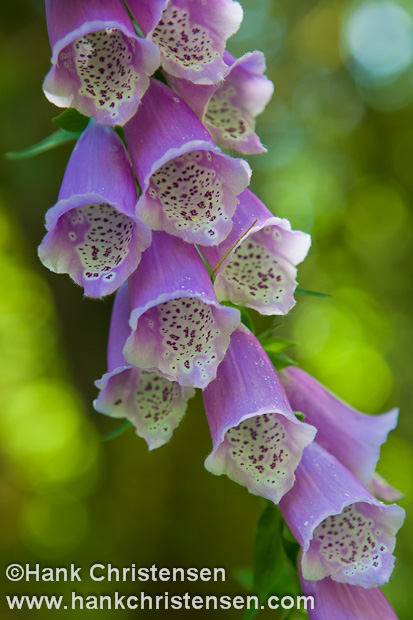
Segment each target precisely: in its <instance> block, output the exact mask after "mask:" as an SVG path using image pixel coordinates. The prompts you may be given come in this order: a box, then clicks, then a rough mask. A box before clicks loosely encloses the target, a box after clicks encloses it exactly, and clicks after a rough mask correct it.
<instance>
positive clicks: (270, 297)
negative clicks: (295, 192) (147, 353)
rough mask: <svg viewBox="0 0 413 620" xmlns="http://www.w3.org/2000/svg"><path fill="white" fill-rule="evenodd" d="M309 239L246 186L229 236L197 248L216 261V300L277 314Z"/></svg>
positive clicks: (287, 299) (286, 306) (287, 300)
mask: <svg viewBox="0 0 413 620" xmlns="http://www.w3.org/2000/svg"><path fill="white" fill-rule="evenodd" d="M310 244H311V237H310V236H309V235H308V234H306V233H303V232H301V231H296V230H291V224H290V223H289V222H288V220H285V219H281V218H277V217H275V216H274V215H273V214H272V213H271V212H270V211H269V209H267V207H265V205H264V204H263V203H262V202H261V201H260V200H259V199H258V198H257V197H256V196H255V195H254V194H253V193H252V192H251V191H250V190H249V189H246V190H245V191H244V192H243V193H242V194H241V195H240V196H239V205H238V207H237V209H236V211H235V214H234V216H233V227H232V230H231V232H230V234H229V235H228V237H227V238H226V239H225V240H224V241H223V242H221V243H220V244H219V245H218V246H215V247H201V251H202V253H203V255H204V257H205V259H206V260H207V261H208V263H209V264H210V265H211V267H212V268H214V266H216V265H218V268H216V272H215V273H216V277H215V283H214V289H215V292H216V294H217V297H218V299H219V301H222V300H229V301H231V302H232V303H235V304H239V305H243V306H247V307H249V308H253V309H254V310H256V311H258V312H260V313H261V314H265V315H279V314H286V313H287V312H288V311H289V310H290V309H291V308H292V307H293V306H294V304H295V299H294V290H295V288H296V285H297V282H296V279H295V278H296V274H297V270H296V265H297V264H298V263H300V262H301V261H302V260H304V258H305V256H306V255H307V252H308V250H309V247H310ZM224 257H225V258H224ZM223 259H224V260H223ZM221 261H222V262H221ZM296 409H297V410H299V408H298V407H296Z"/></svg>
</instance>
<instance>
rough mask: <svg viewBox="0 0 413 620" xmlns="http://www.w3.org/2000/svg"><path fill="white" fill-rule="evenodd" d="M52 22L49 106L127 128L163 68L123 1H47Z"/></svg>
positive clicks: (47, 88)
mask: <svg viewBox="0 0 413 620" xmlns="http://www.w3.org/2000/svg"><path fill="white" fill-rule="evenodd" d="M46 17H47V30H48V33H49V40H50V46H51V48H52V68H51V70H50V71H49V73H48V74H47V76H46V79H45V81H44V84H43V90H44V92H45V95H46V97H47V98H48V99H49V101H51V102H52V103H54V104H55V105H57V106H59V107H61V108H65V107H74V108H76V109H77V110H79V112H81V113H82V114H85V115H86V116H94V117H95V118H96V119H97V120H98V121H99V122H100V123H103V124H105V125H123V124H124V123H126V121H128V120H129V119H130V118H131V117H132V116H133V115H134V114H135V112H136V110H137V108H138V105H139V103H140V100H141V98H142V97H143V94H144V92H145V91H146V89H147V88H148V86H149V76H150V75H152V73H153V72H154V71H156V69H157V67H159V64H160V55H159V50H158V48H157V46H156V45H154V43H153V42H152V41H149V40H148V39H144V38H141V37H138V36H137V34H136V32H135V30H134V27H133V24H132V21H131V19H130V17H129V14H128V12H127V10H126V8H125V6H124V4H123V2H122V0H70V1H68V0H46Z"/></svg>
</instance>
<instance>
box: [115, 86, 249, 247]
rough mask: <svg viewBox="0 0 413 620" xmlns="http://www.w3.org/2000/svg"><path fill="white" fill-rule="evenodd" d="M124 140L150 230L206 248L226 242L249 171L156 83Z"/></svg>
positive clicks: (140, 209)
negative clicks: (229, 155)
mask: <svg viewBox="0 0 413 620" xmlns="http://www.w3.org/2000/svg"><path fill="white" fill-rule="evenodd" d="M125 138H126V142H127V145H128V149H129V153H130V156H131V159H132V163H133V166H134V169H135V172H136V175H137V177H138V181H139V184H140V186H141V189H142V195H141V196H140V198H139V201H138V204H137V214H138V216H139V217H141V218H142V219H143V220H144V221H145V222H146V223H147V224H148V225H149V226H150V228H152V230H165V231H166V232H168V233H169V234H171V235H174V236H177V237H181V238H182V239H184V240H185V241H187V242H188V243H200V244H202V245H215V244H217V243H220V242H221V241H222V240H223V239H225V237H227V235H228V233H229V232H230V230H231V227H232V221H231V218H232V216H233V214H234V212H235V208H236V206H237V202H238V201H237V196H238V195H239V194H241V192H242V191H243V190H244V189H245V188H246V187H247V185H248V183H249V179H250V175H251V170H250V167H249V166H248V164H247V163H246V162H245V161H244V160H242V159H232V158H231V157H228V156H227V155H224V154H223V153H222V152H221V151H220V149H219V148H218V147H217V146H216V145H215V143H214V142H213V140H212V138H211V136H210V135H209V134H208V132H207V131H206V129H205V128H204V126H203V125H202V123H201V121H200V120H199V119H198V118H197V117H196V116H195V114H194V113H193V112H192V110H191V109H190V108H189V107H188V106H187V105H186V104H185V102H184V101H183V100H182V99H180V97H178V96H177V95H176V94H175V93H174V92H173V91H171V90H170V89H169V88H168V87H167V86H165V85H164V84H162V83H161V82H158V81H156V80H152V81H151V86H150V87H149V89H148V91H147V93H146V94H145V97H144V99H143V101H142V105H141V106H140V107H139V110H138V112H137V114H136V115H135V116H134V117H133V119H132V120H131V121H129V123H127V125H126V126H125Z"/></svg>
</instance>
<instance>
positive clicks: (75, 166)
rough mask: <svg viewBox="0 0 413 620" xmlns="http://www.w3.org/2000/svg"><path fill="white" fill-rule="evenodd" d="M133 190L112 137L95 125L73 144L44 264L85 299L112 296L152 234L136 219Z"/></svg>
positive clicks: (49, 217)
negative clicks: (81, 291)
mask: <svg viewBox="0 0 413 620" xmlns="http://www.w3.org/2000/svg"><path fill="white" fill-rule="evenodd" d="M135 203H136V185H135V180H134V176H133V172H132V168H131V166H130V163H129V160H128V155H127V153H126V150H125V147H124V146H123V143H122V141H121V139H120V138H119V136H118V135H117V134H116V132H115V131H114V130H113V129H111V128H109V127H103V126H102V125H98V124H97V123H96V122H95V121H94V120H91V121H90V122H89V125H88V127H87V128H86V130H85V131H84V133H83V134H82V136H81V137H80V139H79V141H78V142H77V144H76V146H75V148H74V150H73V153H72V155H71V157H70V160H69V163H68V165H67V169H66V172H65V175H64V178H63V182H62V186H61V189H60V193H59V199H58V202H57V204H56V205H55V206H54V207H52V208H51V209H49V211H48V212H47V214H46V227H47V229H48V231H49V232H48V233H47V234H46V236H45V237H44V239H43V242H42V244H41V245H40V247H39V257H40V260H41V261H42V262H43V264H44V265H45V266H46V267H48V268H49V269H51V271H54V272H56V273H68V274H69V275H70V276H71V278H73V280H74V281H75V282H77V283H78V284H80V285H81V286H83V287H84V290H85V295H88V296H90V297H101V296H103V295H108V294H110V293H112V292H113V291H115V290H116V289H117V288H118V287H119V286H120V285H121V284H122V282H124V281H125V280H126V279H127V278H128V277H129V275H130V274H131V273H132V272H133V271H134V270H135V269H136V267H137V265H138V263H139V261H140V256H141V253H142V252H143V250H145V249H146V248H147V247H148V246H149V244H150V242H151V232H150V230H149V229H148V227H147V226H146V224H144V223H143V222H142V221H141V220H139V219H138V218H137V217H136V216H135Z"/></svg>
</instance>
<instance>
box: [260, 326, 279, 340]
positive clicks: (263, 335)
mask: <svg viewBox="0 0 413 620" xmlns="http://www.w3.org/2000/svg"><path fill="white" fill-rule="evenodd" d="M280 325H281V323H276V324H275V325H273V326H272V327H270V328H269V329H266V330H264V331H263V332H261V333H260V334H259V335H258V336H257V338H258V340H259V341H260V342H261V341H262V340H265V338H268V337H269V336H271V334H272V333H273V331H274V330H275V329H277V327H279V326H280Z"/></svg>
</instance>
